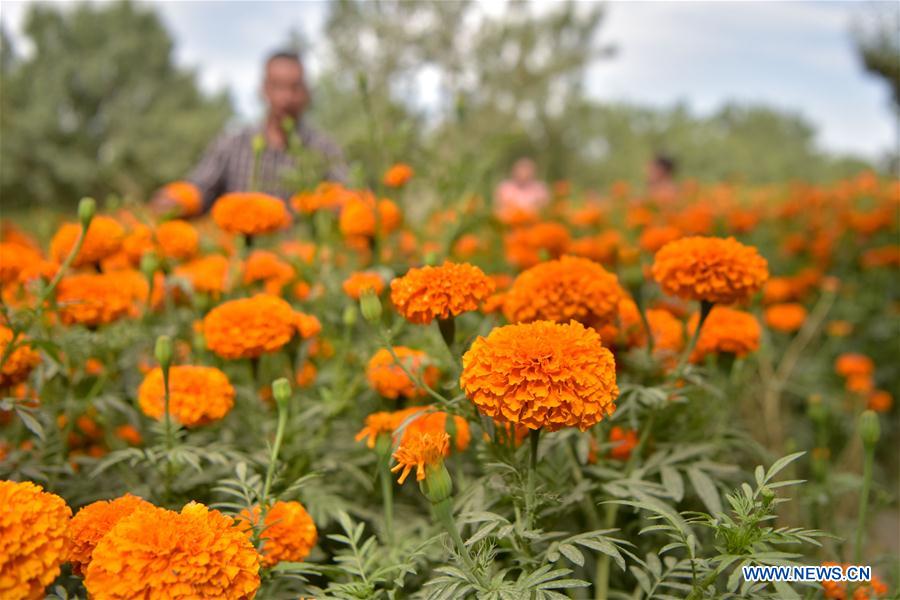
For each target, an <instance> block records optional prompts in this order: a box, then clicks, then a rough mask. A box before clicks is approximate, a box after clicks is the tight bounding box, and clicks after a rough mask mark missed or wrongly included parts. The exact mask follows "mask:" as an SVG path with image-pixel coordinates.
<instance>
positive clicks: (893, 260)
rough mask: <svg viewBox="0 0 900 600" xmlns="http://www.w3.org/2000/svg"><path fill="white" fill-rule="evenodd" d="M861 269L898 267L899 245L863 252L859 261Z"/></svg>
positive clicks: (899, 260)
mask: <svg viewBox="0 0 900 600" xmlns="http://www.w3.org/2000/svg"><path fill="white" fill-rule="evenodd" d="M859 262H860V264H861V265H862V266H863V268H866V269H874V268H877V267H891V266H893V267H897V266H900V245H896V246H882V247H881V248H871V249H869V250H866V251H865V252H863V254H862V256H861V257H860V259H859Z"/></svg>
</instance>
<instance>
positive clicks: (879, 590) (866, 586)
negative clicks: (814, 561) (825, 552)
mask: <svg viewBox="0 0 900 600" xmlns="http://www.w3.org/2000/svg"><path fill="white" fill-rule="evenodd" d="M822 566H823V567H837V566H840V567H841V569H842V570H844V571H846V569H847V567H848V566H849V565H839V564H838V563H835V562H825V563H822ZM856 585H857V587H856V589H855V590H854V592H853V596H852V597H851V596H848V595H847V594H848V592H847V582H845V581H831V580H825V581H823V582H822V589H823V591H824V593H825V597H826V598H833V599H835V600H850V599H851V598H852V600H869V599H870V598H883V597H887V593H888V587H887V586H886V585H885V584H884V582H883V581H881V579H879V578H878V577H877V576H876V575H875V574H874V573H872V581H869V582H860V583H858V584H856Z"/></svg>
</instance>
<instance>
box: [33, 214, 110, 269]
mask: <svg viewBox="0 0 900 600" xmlns="http://www.w3.org/2000/svg"><path fill="white" fill-rule="evenodd" d="M80 233H81V225H79V224H78V223H66V224H65V225H63V226H62V227H60V228H59V230H58V231H57V232H56V235H54V236H53V239H52V240H51V241H50V256H51V257H52V258H53V260H55V261H56V262H59V263H62V262H63V261H64V260H65V259H66V257H67V256H68V255H69V253H70V252H71V251H72V249H73V248H74V247H75V242H76V241H77V240H78V235H79V234H80ZM124 237H125V230H124V229H123V228H122V226H121V225H119V223H118V222H117V221H116V220H115V219H112V218H110V217H104V216H96V217H94V218H93V219H92V220H91V225H90V227H88V232H87V235H86V236H85V237H84V244H83V245H82V246H81V250H80V251H79V252H78V256H76V257H75V259H74V260H73V261H72V266H73V267H75V268H78V267H83V266H85V265H92V264H96V263H99V262H100V261H101V260H103V259H104V258H106V257H107V256H110V255H111V254H115V253H116V252H117V251H118V250H119V248H120V247H121V245H122V240H123V239H124Z"/></svg>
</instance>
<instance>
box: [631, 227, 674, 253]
mask: <svg viewBox="0 0 900 600" xmlns="http://www.w3.org/2000/svg"><path fill="white" fill-rule="evenodd" d="M682 235H683V234H682V233H681V230H680V229H678V228H677V227H673V226H671V225H659V226H656V227H652V226H651V227H647V228H646V229H644V231H643V232H642V233H641V237H640V238H639V239H638V244H639V245H640V247H641V248H642V249H644V250H645V251H646V252H649V253H650V254H656V253H657V252H659V250H660V249H661V248H662V247H663V246H665V245H666V244H668V243H669V242H674V241H675V240H677V239H678V238H680V237H681V236H682Z"/></svg>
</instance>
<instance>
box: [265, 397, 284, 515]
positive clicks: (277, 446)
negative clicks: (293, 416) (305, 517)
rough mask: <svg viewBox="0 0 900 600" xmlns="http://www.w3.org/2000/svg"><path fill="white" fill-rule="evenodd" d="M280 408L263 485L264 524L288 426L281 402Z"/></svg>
mask: <svg viewBox="0 0 900 600" xmlns="http://www.w3.org/2000/svg"><path fill="white" fill-rule="evenodd" d="M276 405H277V406H278V427H277V429H276V431H275V443H274V444H272V452H271V454H270V455H269V466H268V468H267V469H266V482H265V484H264V485H263V493H262V499H261V500H260V511H261V512H262V513H263V516H262V521H261V522H262V523H265V512H266V511H267V510H268V501H269V490H270V489H271V487H272V479H274V477H275V467H276V465H277V464H278V453H279V452H280V451H281V442H282V440H283V439H284V429H285V427H286V426H287V408H286V407H283V406H282V404H281V403H280V402H276Z"/></svg>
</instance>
